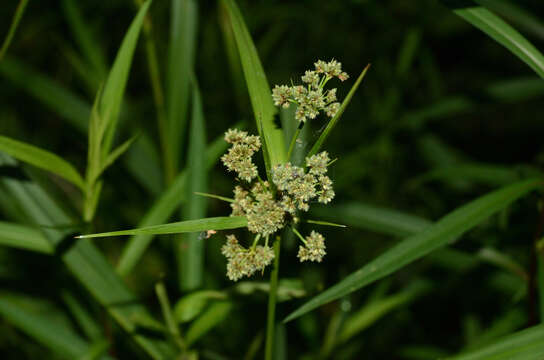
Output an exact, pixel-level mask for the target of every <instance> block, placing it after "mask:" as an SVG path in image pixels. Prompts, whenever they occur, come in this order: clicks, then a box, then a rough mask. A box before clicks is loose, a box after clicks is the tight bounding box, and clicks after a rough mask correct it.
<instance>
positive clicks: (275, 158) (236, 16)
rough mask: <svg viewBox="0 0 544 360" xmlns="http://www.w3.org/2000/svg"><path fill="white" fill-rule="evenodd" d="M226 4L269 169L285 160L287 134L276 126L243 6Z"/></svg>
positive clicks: (229, 0) (264, 76)
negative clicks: (243, 12) (285, 136)
mask: <svg viewBox="0 0 544 360" xmlns="http://www.w3.org/2000/svg"><path fill="white" fill-rule="evenodd" d="M222 3H223V4H224V6H225V9H226V12H227V15H228V17H227V18H228V21H229V22H230V25H231V28H232V31H233V33H234V38H235V39H236V44H237V45H238V53H239V55H240V60H241V62H242V69H243V71H244V76H245V78H246V84H247V88H248V91H249V97H250V100H251V106H252V108H253V113H254V114H255V120H256V122H257V130H258V131H259V135H260V136H261V138H262V139H263V152H265V153H267V154H268V159H267V158H266V157H265V162H266V164H267V170H270V168H271V167H272V166H274V165H276V164H281V163H284V162H285V161H286V158H287V153H286V149H285V145H284V140H283V133H282V131H281V129H278V128H276V126H275V125H274V114H275V113H276V108H275V107H274V104H273V102H272V93H271V91H270V86H269V85H268V80H267V79H266V75H265V72H264V69H263V66H262V64H261V61H260V59H259V55H258V54H257V49H256V48H255V44H254V43H253V40H252V39H251V35H250V34H249V31H248V29H247V27H246V24H245V22H244V19H243V17H242V14H241V12H240V9H238V6H237V5H236V3H235V2H234V0H223V1H222Z"/></svg>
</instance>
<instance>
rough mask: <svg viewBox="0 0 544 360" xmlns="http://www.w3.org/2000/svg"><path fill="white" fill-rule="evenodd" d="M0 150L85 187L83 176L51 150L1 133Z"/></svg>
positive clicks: (80, 186)
mask: <svg viewBox="0 0 544 360" xmlns="http://www.w3.org/2000/svg"><path fill="white" fill-rule="evenodd" d="M0 151H3V152H5V153H6V154H9V155H11V156H13V157H14V158H16V159H18V160H21V161H24V162H27V163H29V164H31V165H34V166H36V167H38V168H40V169H44V170H47V171H49V172H51V173H53V174H55V175H58V176H60V177H62V178H64V179H65V180H68V181H69V182H71V183H72V184H74V185H76V186H78V187H79V188H80V189H81V190H84V188H85V185H84V181H83V178H82V177H81V175H79V173H78V172H77V170H76V169H75V168H74V167H73V166H72V165H71V164H70V163H69V162H67V161H66V160H64V159H62V158H61V157H59V156H57V155H55V154H53V153H51V152H49V151H46V150H43V149H40V148H38V147H35V146H33V145H29V144H26V143H24V142H22V141H17V140H13V139H10V138H8V137H5V136H1V135H0Z"/></svg>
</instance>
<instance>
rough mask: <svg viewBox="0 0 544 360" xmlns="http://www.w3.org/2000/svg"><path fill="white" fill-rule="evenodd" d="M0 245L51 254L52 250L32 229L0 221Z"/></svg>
mask: <svg viewBox="0 0 544 360" xmlns="http://www.w3.org/2000/svg"><path fill="white" fill-rule="evenodd" d="M0 245H2V246H10V247H15V248H20V249H25V250H31V251H37V252H41V253H45V254H52V253H53V248H52V247H51V245H49V243H48V242H47V240H46V239H45V238H44V237H43V234H42V233H41V232H40V231H39V230H37V229H34V228H31V227H28V226H24V225H19V224H14V223H7V222H3V221H0Z"/></svg>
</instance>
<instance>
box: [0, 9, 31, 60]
mask: <svg viewBox="0 0 544 360" xmlns="http://www.w3.org/2000/svg"><path fill="white" fill-rule="evenodd" d="M27 4H28V0H20V1H19V5H17V9H15V15H13V20H12V22H11V26H10V27H9V31H8V34H7V35H6V38H5V39H4V43H3V44H2V48H1V49H0V61H2V58H3V57H4V55H5V54H6V51H7V50H8V47H9V44H11V40H13V36H14V35H15V30H17V26H18V25H19V22H20V21H21V18H22V17H23V14H24V12H25V8H26V5H27Z"/></svg>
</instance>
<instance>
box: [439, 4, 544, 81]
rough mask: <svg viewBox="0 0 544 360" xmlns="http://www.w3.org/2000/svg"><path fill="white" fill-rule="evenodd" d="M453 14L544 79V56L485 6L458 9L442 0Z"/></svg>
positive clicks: (474, 5)
mask: <svg viewBox="0 0 544 360" xmlns="http://www.w3.org/2000/svg"><path fill="white" fill-rule="evenodd" d="M442 1H443V2H444V3H446V5H447V6H448V5H449V4H450V3H452V4H453V5H449V7H450V8H452V10H453V12H454V13H455V14H457V15H458V16H460V17H461V18H463V19H464V20H466V21H467V22H469V23H470V24H472V25H473V26H475V27H476V28H478V29H480V30H481V31H483V32H484V33H486V34H487V35H488V36H489V37H491V38H492V39H494V40H495V41H496V42H498V43H499V44H501V45H502V46H504V47H505V48H507V49H508V50H510V52H511V53H512V54H514V55H515V56H517V57H518V58H520V59H521V60H522V61H523V62H525V63H526V64H527V65H528V66H529V67H530V68H531V69H533V70H534V71H535V72H536V73H537V74H538V75H539V76H540V77H541V78H544V56H543V55H542V53H541V52H540V51H538V50H537V48H535V47H534V46H533V44H531V43H530V42H529V41H528V40H527V39H526V38H525V37H524V36H523V35H521V34H520V33H519V32H518V31H517V30H516V29H514V28H513V27H512V26H510V25H509V24H508V23H506V22H505V21H504V20H502V19H501V18H500V17H498V16H497V15H495V14H494V13H493V12H491V11H490V10H488V9H486V8H485V7H483V6H478V5H477V4H476V3H473V6H468V7H467V6H463V7H457V6H456V5H455V3H456V2H455V1H447V0H442Z"/></svg>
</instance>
